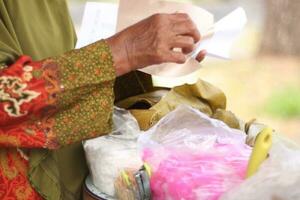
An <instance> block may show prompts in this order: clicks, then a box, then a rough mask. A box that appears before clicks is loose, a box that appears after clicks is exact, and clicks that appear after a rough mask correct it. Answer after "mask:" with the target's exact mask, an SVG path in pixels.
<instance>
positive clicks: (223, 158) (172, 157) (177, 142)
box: [139, 106, 252, 200]
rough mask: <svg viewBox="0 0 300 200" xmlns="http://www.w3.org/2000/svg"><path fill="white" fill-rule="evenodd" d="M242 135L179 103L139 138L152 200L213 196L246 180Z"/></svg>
mask: <svg viewBox="0 0 300 200" xmlns="http://www.w3.org/2000/svg"><path fill="white" fill-rule="evenodd" d="M245 137H246V136H245V134H244V133H243V132H241V131H239V130H236V129H231V128H229V127H228V126H227V125H225V124H224V123H223V122H221V121H219V120H215V119H211V118H209V117H208V116H206V115H205V114H203V113H201V112H200V111H198V110H195V109H193V108H190V107H187V106H179V107H178V108H177V109H176V110H175V111H173V112H171V113H169V114H168V115H167V116H165V117H164V118H163V119H161V120H160V121H159V122H158V124H156V125H155V126H154V127H152V128H151V129H150V130H149V131H147V132H146V133H145V134H143V135H141V136H140V137H139V146H140V149H141V151H142V154H143V160H144V161H145V162H147V163H148V164H149V165H150V166H151V167H152V171H153V174H152V177H151V190H152V195H153V199H154V200H166V199H170V200H182V199H189V200H193V199H195V200H196V199H201V200H217V199H219V198H220V197H221V196H222V195H223V194H224V193H225V192H227V191H229V190H231V189H232V188H234V187H236V186H238V185H239V184H241V182H242V181H243V180H244V179H245V175H246V169H247V165H248V160H249V157H250V154H251V151H252V149H251V148H250V147H249V146H248V145H246V144H245Z"/></svg>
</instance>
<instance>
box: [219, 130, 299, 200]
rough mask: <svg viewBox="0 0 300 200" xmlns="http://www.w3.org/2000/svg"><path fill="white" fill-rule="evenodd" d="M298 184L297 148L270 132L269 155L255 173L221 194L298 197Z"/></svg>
mask: <svg viewBox="0 0 300 200" xmlns="http://www.w3.org/2000/svg"><path fill="white" fill-rule="evenodd" d="M299 185H300V149H299V147H298V146H297V145H296V144H293V143H292V142H290V141H287V140H285V139H283V138H280V137H279V135H278V134H274V135H273V145H272V148H271V150H270V152H269V157H268V159H266V160H265V161H264V163H263V164H262V165H261V166H260V168H259V170H258V172H256V173H255V174H254V175H253V176H252V177H250V178H248V179H247V180H245V181H244V182H243V183H242V184H241V185H239V186H238V187H236V188H235V189H233V190H231V191H229V192H228V193H227V194H225V195H224V196H223V197H222V200H240V199H243V200H257V199H263V200H299V199H300V190H299ZM241 197H243V198H241Z"/></svg>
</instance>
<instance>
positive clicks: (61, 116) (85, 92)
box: [33, 40, 116, 148]
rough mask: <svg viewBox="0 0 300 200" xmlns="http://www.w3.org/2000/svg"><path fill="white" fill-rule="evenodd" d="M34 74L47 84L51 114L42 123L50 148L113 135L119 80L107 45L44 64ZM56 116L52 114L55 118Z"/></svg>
mask: <svg viewBox="0 0 300 200" xmlns="http://www.w3.org/2000/svg"><path fill="white" fill-rule="evenodd" d="M42 62H43V64H42V68H41V69H40V70H36V71H34V73H33V74H35V76H37V77H39V76H41V78H42V79H44V80H45V89H46V91H47V93H48V98H47V101H48V102H47V104H49V107H48V108H49V110H47V109H45V110H44V113H45V111H46V113H47V114H45V117H43V118H42V120H41V123H40V124H41V127H43V130H46V131H47V132H46V135H47V144H46V147H47V148H57V147H59V146H63V145H67V144H70V143H73V142H78V141H81V140H84V139H88V138H92V137H97V136H100V135H103V134H107V133H109V132H110V130H111V127H112V112H113V103H114V92H113V86H114V81H115V78H116V75H115V74H116V73H115V69H114V66H113V64H114V63H113V58H112V54H111V51H110V48H109V46H108V44H107V42H106V41H104V40H102V41H99V42H96V43H94V44H92V45H89V46H87V47H84V48H81V49H78V50H72V51H70V52H67V53H65V54H63V55H61V56H57V57H53V58H49V59H46V60H44V61H42ZM52 113H53V114H52ZM42 116H43V115H42Z"/></svg>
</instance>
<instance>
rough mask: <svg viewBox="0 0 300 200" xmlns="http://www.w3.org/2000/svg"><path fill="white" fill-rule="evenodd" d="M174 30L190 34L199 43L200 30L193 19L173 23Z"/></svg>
mask: <svg viewBox="0 0 300 200" xmlns="http://www.w3.org/2000/svg"><path fill="white" fill-rule="evenodd" d="M172 31H173V32H174V33H175V34H176V35H185V36H190V37H192V38H193V39H194V43H197V42H198V41H199V40H200V39H201V35H200V32H199V30H198V28H197V26H196V25H195V24H194V23H193V21H191V20H186V21H181V22H177V23H174V24H173V25H172Z"/></svg>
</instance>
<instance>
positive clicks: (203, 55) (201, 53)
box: [196, 50, 207, 62]
mask: <svg viewBox="0 0 300 200" xmlns="http://www.w3.org/2000/svg"><path fill="white" fill-rule="evenodd" d="M206 54H207V52H206V50H202V51H200V53H199V54H198V55H197V57H196V60H197V61H198V62H201V61H203V60H204V58H205V56H206Z"/></svg>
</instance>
